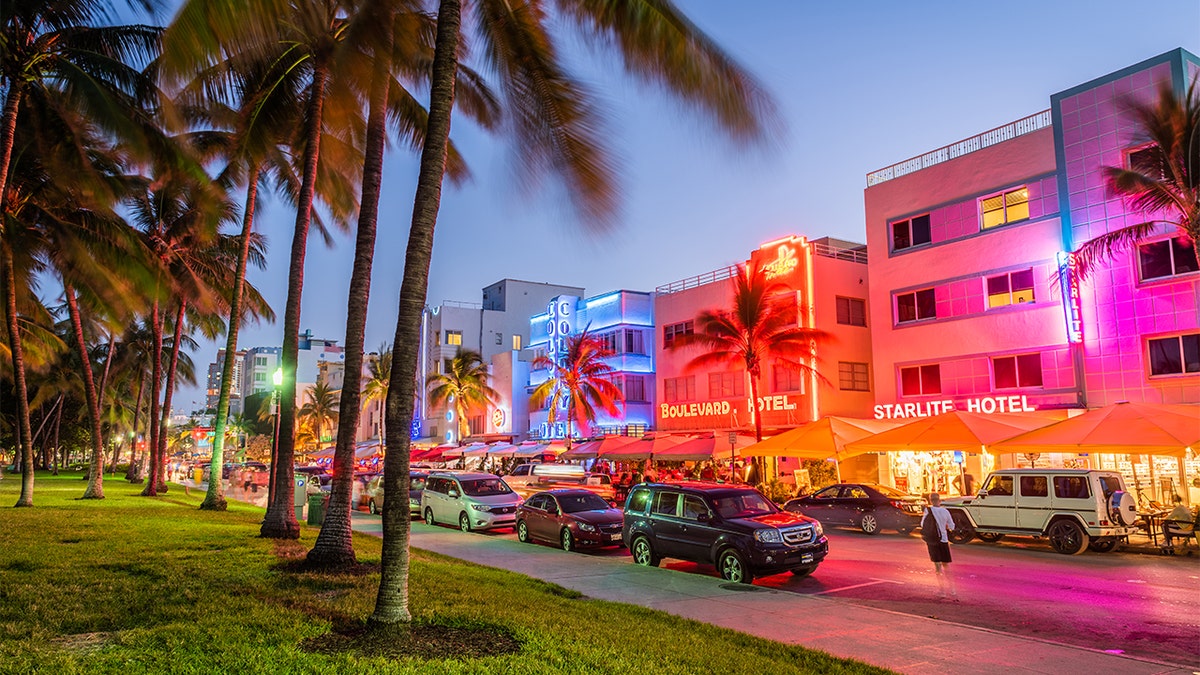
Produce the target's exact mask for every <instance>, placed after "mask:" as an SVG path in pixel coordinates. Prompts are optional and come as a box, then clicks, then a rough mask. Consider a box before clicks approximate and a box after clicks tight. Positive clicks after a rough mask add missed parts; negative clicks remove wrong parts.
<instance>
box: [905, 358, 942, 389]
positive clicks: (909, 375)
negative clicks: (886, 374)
mask: <svg viewBox="0 0 1200 675" xmlns="http://www.w3.org/2000/svg"><path fill="white" fill-rule="evenodd" d="M900 393H901V394H903V395H904V396H925V395H928V394H940V393H942V368H941V366H939V365H937V364H934V365H932V366H913V367H912V368H901V369H900Z"/></svg>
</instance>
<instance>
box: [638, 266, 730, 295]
mask: <svg viewBox="0 0 1200 675" xmlns="http://www.w3.org/2000/svg"><path fill="white" fill-rule="evenodd" d="M737 271H738V266H737V265H730V266H729V267H722V268H721V269H717V270H713V271H711V272H705V273H704V274H697V275H696V276H694V277H688V278H687V279H680V280H679V281H672V282H671V283H669V284H665V285H662V286H659V287H658V288H656V289H654V292H655V293H658V294H659V295H669V294H671V293H678V292H680V291H686V290H688V289H689V288H699V287H700V286H704V285H706V284H711V283H714V282H717V281H724V280H726V279H732V278H733V276H734V275H735V274H737Z"/></svg>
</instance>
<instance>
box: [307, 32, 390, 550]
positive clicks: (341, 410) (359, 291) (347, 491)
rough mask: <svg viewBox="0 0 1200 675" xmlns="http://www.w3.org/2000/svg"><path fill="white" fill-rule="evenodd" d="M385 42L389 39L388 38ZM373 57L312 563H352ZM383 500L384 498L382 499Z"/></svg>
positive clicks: (377, 174)
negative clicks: (331, 438) (329, 447)
mask: <svg viewBox="0 0 1200 675" xmlns="http://www.w3.org/2000/svg"><path fill="white" fill-rule="evenodd" d="M388 42H389V43H390V41H388ZM379 52H380V54H382V55H386V56H383V57H381V56H380V55H377V56H376V60H377V63H376V69H375V76H374V78H373V81H372V82H371V102H370V108H369V110H368V113H367V144H366V148H365V153H364V154H365V156H364V158H363V181H362V199H361V201H360V203H359V210H358V234H357V236H356V237H355V241H354V269H353V271H352V272H351V274H350V295H349V297H348V298H347V300H346V365H345V369H344V375H343V380H342V394H341V399H340V400H339V402H338V431H337V444H336V446H335V449H334V451H333V490H332V491H331V493H330V495H329V508H328V509H327V510H326V511H325V520H324V521H322V523H321V532H320V534H318V535H317V541H316V543H315V544H313V548H312V550H311V551H309V552H308V559H307V560H308V564H309V565H310V566H314V567H324V568H334V569H337V568H344V567H348V566H350V565H354V564H355V563H357V562H358V558H357V557H356V556H355V554H354V538H353V532H352V530H351V529H350V506H351V504H350V500H351V499H352V498H353V496H354V440H355V437H356V435H357V432H358V418H359V415H360V414H361V411H360V410H359V408H360V407H361V406H362V364H363V346H364V344H365V343H366V328H367V300H368V299H369V298H370V297H371V267H372V265H371V263H372V260H373V258H374V257H375V231H376V226H377V224H378V220H379V188H380V185H381V183H382V182H383V151H384V145H385V141H386V134H387V117H386V112H387V95H388V80H389V78H390V74H389V71H388V69H387V68H386V67H385V66H386V64H387V62H388V61H387V60H385V59H386V57H387V56H390V52H391V45H390V44H386V45H382V46H381V47H380V50H379ZM385 503H386V497H385Z"/></svg>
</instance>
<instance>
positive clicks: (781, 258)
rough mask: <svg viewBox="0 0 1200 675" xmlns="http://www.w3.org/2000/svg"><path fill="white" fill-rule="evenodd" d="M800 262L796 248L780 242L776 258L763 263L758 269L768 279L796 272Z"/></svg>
mask: <svg viewBox="0 0 1200 675" xmlns="http://www.w3.org/2000/svg"><path fill="white" fill-rule="evenodd" d="M799 264H800V261H799V260H798V259H797V258H796V249H794V248H792V247H791V246H788V245H787V244H780V246H779V249H778V251H777V256H776V258H775V259H774V260H772V261H771V262H769V263H763V266H762V267H760V268H758V271H760V272H762V273H763V275H764V276H765V277H766V278H767V279H778V278H779V277H784V276H787V275H789V274H791V273H792V272H794V271H795V270H796V266H797V265H799Z"/></svg>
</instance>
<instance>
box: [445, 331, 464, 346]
mask: <svg viewBox="0 0 1200 675" xmlns="http://www.w3.org/2000/svg"><path fill="white" fill-rule="evenodd" d="M446 344H448V345H461V344H462V331H461V330H448V331H446Z"/></svg>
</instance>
